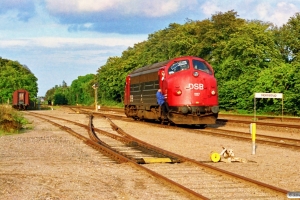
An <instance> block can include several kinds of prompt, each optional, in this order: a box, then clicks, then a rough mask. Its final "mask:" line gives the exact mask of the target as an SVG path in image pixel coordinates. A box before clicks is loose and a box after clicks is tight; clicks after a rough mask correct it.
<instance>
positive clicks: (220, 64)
mask: <svg viewBox="0 0 300 200" xmlns="http://www.w3.org/2000/svg"><path fill="white" fill-rule="evenodd" d="M299 54H300V14H299V13H295V14H294V15H293V16H292V17H291V18H290V19H289V20H288V22H287V23H286V24H284V25H282V26H281V27H277V26H275V25H273V24H272V23H270V22H264V21H259V20H245V19H242V18H240V17H239V16H238V13H237V12H235V11H234V10H231V11H228V12H224V13H223V12H218V13H216V14H214V15H212V16H211V17H210V18H209V19H204V20H190V19H186V22H185V23H184V24H177V23H171V24H169V26H168V27H166V28H165V29H162V30H158V31H156V32H154V33H151V34H149V35H148V39H147V40H145V41H143V42H140V43H137V44H135V45H134V46H133V47H128V48H127V49H126V50H125V51H123V52H122V55H121V56H119V57H118V56H116V57H110V58H108V60H107V61H106V63H105V64H104V65H103V66H100V67H99V69H98V70H97V72H96V73H95V74H88V75H85V76H80V77H78V79H76V80H74V81H73V82H72V84H71V85H70V86H67V85H66V84H65V83H64V82H63V84H62V85H59V86H57V85H56V86H55V87H53V88H51V89H50V90H48V91H47V93H46V98H47V99H51V100H52V101H54V102H55V103H56V104H66V103H67V104H85V105H91V104H93V102H94V89H93V88H92V85H93V84H95V83H97V84H98V85H99V88H98V95H97V96H98V102H100V103H105V102H116V103H122V102H123V98H124V86H125V78H126V76H127V75H128V74H129V73H130V72H131V71H132V70H134V69H137V68H140V67H143V66H145V65H149V64H152V63H155V62H160V61H164V60H169V59H171V58H174V57H179V56H186V55H192V56H197V57H201V58H204V59H205V60H207V61H208V62H209V63H210V64H211V65H212V66H213V68H214V71H215V76H216V78H217V81H218V91H219V106H220V108H221V109H223V110H234V111H238V112H248V113H251V112H253V104H254V93H256V92H259V93H283V95H284V112H285V114H291V115H297V116H299V115H300V109H299V107H300V93H299V86H300V58H299ZM0 88H1V85H0ZM257 111H258V112H263V113H275V114H281V100H280V99H258V100H257Z"/></svg>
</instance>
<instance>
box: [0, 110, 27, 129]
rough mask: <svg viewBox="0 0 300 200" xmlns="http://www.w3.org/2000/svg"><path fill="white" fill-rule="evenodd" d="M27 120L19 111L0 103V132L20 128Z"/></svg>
mask: <svg viewBox="0 0 300 200" xmlns="http://www.w3.org/2000/svg"><path fill="white" fill-rule="evenodd" d="M26 124H28V121H27V120H26V119H25V118H24V117H23V114H22V113H21V112H20V111H17V110H14V109H13V108H12V107H11V106H9V105H0V131H1V133H2V134H7V133H8V134H9V133H15V132H18V131H19V130H21V129H22V128H23V127H24V126H25V125H26Z"/></svg>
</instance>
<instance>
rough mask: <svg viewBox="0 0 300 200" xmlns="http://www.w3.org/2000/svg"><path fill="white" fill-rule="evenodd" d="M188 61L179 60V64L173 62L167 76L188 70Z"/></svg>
mask: <svg viewBox="0 0 300 200" xmlns="http://www.w3.org/2000/svg"><path fill="white" fill-rule="evenodd" d="M189 68H190V67H189V61H188V60H181V61H179V62H175V63H174V64H173V65H172V66H171V67H170V68H169V70H168V72H169V74H174V73H176V72H179V71H182V70H187V69H189Z"/></svg>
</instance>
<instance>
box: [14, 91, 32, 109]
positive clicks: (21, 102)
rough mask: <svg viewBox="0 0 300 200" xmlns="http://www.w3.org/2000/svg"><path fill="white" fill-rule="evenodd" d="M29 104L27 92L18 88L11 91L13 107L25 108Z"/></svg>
mask: <svg viewBox="0 0 300 200" xmlns="http://www.w3.org/2000/svg"><path fill="white" fill-rule="evenodd" d="M29 105H30V99H29V92H28V91H27V90H24V89H19V90H16V91H14V93H13V105H12V106H13V108H15V109H19V110H27V108H28V107H29Z"/></svg>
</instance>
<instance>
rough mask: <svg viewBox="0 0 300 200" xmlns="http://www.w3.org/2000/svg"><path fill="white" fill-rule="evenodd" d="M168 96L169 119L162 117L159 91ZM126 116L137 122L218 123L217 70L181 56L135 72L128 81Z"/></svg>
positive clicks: (190, 57)
mask: <svg viewBox="0 0 300 200" xmlns="http://www.w3.org/2000/svg"><path fill="white" fill-rule="evenodd" d="M158 89H161V90H162V92H163V94H164V95H166V96H167V99H166V102H167V104H168V106H169V112H168V113H167V116H166V117H164V116H163V115H162V111H161V107H160V106H159V105H158V103H157V99H156V92H157V91H158ZM124 105H125V114H126V116H127V117H132V118H134V119H151V120H158V121H169V122H172V123H174V124H193V125H205V124H215V123H216V120H217V117H218V113H219V105H218V88H217V81H216V79H215V77H214V71H213V68H212V67H211V66H210V65H209V64H208V63H207V62H206V61H205V60H203V59H201V58H198V57H192V56H185V57H178V58H174V59H171V60H167V61H163V62H159V63H155V64H152V65H148V66H145V67H142V68H139V69H136V70H134V71H133V72H132V73H130V74H129V75H128V76H127V78H126V85H125V95H124Z"/></svg>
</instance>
